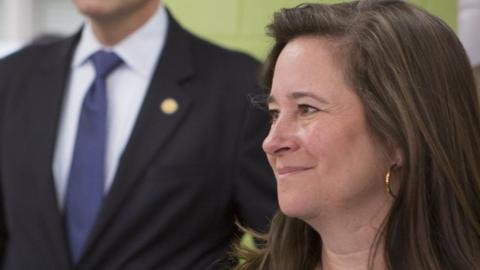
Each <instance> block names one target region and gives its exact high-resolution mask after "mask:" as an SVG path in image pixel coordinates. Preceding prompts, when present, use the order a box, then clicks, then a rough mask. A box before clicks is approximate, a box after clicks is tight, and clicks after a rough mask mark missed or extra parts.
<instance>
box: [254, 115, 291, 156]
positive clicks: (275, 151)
mask: <svg viewBox="0 0 480 270" xmlns="http://www.w3.org/2000/svg"><path fill="white" fill-rule="evenodd" d="M295 134H296V132H295V125H294V123H292V122H289V121H286V119H280V118H279V119H277V120H276V121H275V122H274V123H273V124H272V126H271V127H270V132H269V133H268V135H267V137H266V138H265V140H263V144H262V148H263V151H265V153H267V154H268V155H280V154H282V153H285V152H288V151H292V150H295V149H296V148H298V144H297V143H296V140H295Z"/></svg>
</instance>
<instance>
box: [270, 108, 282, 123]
mask: <svg viewBox="0 0 480 270" xmlns="http://www.w3.org/2000/svg"><path fill="white" fill-rule="evenodd" d="M279 113H280V112H279V111H278V110H275V109H268V114H269V115H270V120H271V121H272V122H273V121H275V120H277V118H278V115H279Z"/></svg>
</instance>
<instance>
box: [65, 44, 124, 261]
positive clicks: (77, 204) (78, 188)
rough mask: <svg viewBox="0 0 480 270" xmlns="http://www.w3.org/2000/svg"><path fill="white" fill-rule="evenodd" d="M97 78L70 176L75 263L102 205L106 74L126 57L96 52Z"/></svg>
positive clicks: (68, 213) (68, 205)
mask: <svg viewBox="0 0 480 270" xmlns="http://www.w3.org/2000/svg"><path fill="white" fill-rule="evenodd" d="M91 60H92V62H93V65H94V66H95V79H94V81H93V83H92V85H91V86H90V88H89V89H88V92H87V94H86V95H85V98H84V100H83V104H82V110H81V113H80V118H79V122H78V130H77V138H76V141H75V146H74V150H73V157H72V163H71V167H70V174H69V177H68V185H67V193H66V202H65V222H66V228H67V232H68V237H69V243H70V252H71V255H72V258H73V261H74V262H78V260H79V258H80V255H81V254H82V250H83V248H84V245H85V242H86V240H87V237H88V235H89V232H90V230H91V228H92V226H93V224H94V222H95V219H96V217H97V214H98V212H99V210H100V206H101V204H102V199H103V195H104V183H105V146H106V138H107V97H106V85H105V84H106V83H105V80H106V77H107V76H108V74H110V72H112V71H113V70H114V69H115V68H116V67H118V66H119V65H120V64H121V63H122V60H121V59H120V58H119V57H118V56H117V55H116V54H115V53H113V52H106V51H98V52H96V53H95V54H93V55H92V57H91Z"/></svg>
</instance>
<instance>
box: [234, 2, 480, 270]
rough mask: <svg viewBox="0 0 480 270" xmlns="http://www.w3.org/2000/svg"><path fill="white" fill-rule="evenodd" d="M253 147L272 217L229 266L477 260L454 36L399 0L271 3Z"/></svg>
mask: <svg viewBox="0 0 480 270" xmlns="http://www.w3.org/2000/svg"><path fill="white" fill-rule="evenodd" d="M269 31H270V34H271V35H272V36H273V37H274V39H275V45H274V47H273V49H272V51H271V53H270V55H269V58H268V60H267V63H266V69H265V82H266V86H267V88H268V89H269V97H268V99H267V104H268V108H269V111H270V113H271V115H272V126H271V130H270V133H269V135H268V137H267V138H266V139H265V141H264V144H263V148H264V150H265V152H266V153H267V156H268V159H269V162H270V164H271V166H272V168H273V170H274V172H275V175H276V178H277V186H278V197H279V204H280V209H281V213H278V214H277V215H276V217H275V218H274V219H273V220H272V224H271V229H270V232H269V234H268V235H267V236H266V237H265V240H266V242H265V245H264V246H263V247H262V248H261V249H259V250H257V251H245V250H244V251H242V252H241V254H240V255H241V257H242V258H243V259H244V260H243V262H244V263H242V264H241V265H240V266H239V267H238V269H269V270H309V269H322V270H331V269H348V270H354V269H391V270H447V269H449V270H450V269H456V270H457V269H458V270H460V269H461V270H478V269H480V117H479V104H478V99H477V94H476V92H475V85H474V80H473V76H472V72H471V70H470V66H469V63H468V60H467V57H466V55H465V52H464V49H463V47H462V45H461V44H460V42H459V41H458V39H457V38H456V36H455V34H454V33H453V32H452V30H450V29H449V28H448V26H447V25H445V23H443V22H442V21H441V20H439V19H438V18H436V17H434V16H432V15H430V14H428V13H426V12H425V11H423V10H420V9H418V8H416V7H414V6H412V5H410V4H408V3H405V2H403V1H391V0H390V1H359V2H352V3H341V4H334V5H322V4H309V5H302V6H300V7H297V8H293V9H284V10H282V11H281V12H279V13H277V14H276V15H275V17H274V21H273V23H272V24H271V25H270V26H269Z"/></svg>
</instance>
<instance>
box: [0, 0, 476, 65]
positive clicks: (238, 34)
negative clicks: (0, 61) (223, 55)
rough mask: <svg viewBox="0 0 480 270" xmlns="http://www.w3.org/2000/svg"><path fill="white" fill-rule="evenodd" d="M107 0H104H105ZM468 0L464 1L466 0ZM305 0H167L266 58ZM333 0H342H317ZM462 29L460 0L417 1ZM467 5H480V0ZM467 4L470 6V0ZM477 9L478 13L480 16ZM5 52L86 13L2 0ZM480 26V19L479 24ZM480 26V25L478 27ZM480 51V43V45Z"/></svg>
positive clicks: (213, 34)
mask: <svg viewBox="0 0 480 270" xmlns="http://www.w3.org/2000/svg"><path fill="white" fill-rule="evenodd" d="M99 1H101V0H99ZM460 1H464V0H460ZM303 2H305V1H300V0H165V1H164V3H165V5H166V6H167V7H168V8H169V9H170V11H171V12H172V13H173V14H174V16H175V17H176V18H177V19H178V20H179V21H180V23H181V24H182V25H183V26H184V27H185V28H187V29H189V30H191V31H192V32H194V33H196V34H198V35H199V36H201V37H203V38H206V39H208V40H210V41H213V42H215V43H217V44H221V45H223V46H225V47H229V48H234V49H238V50H241V51H244V52H247V53H249V54H251V55H253V56H255V57H256V58H258V59H263V58H264V56H265V55H266V53H267V50H268V48H269V46H270V41H269V39H268V38H267V37H266V36H265V26H266V25H267V24H268V22H270V20H271V18H272V14H273V12H274V11H276V10H278V9H280V8H282V7H292V6H296V5H298V4H300V3H303ZM311 2H321V3H333V2H339V1H338V0H337V1H333V0H330V1H311ZM410 2H412V3H415V4H417V5H418V6H421V7H423V8H425V9H427V10H428V11H430V12H431V13H433V14H435V15H437V16H438V17H440V18H442V19H443V20H444V21H446V22H447V23H448V24H449V25H450V26H451V27H452V28H453V29H455V30H456V31H457V30H458V28H457V26H458V12H459V10H460V8H459V6H460V4H459V3H458V1H457V0H412V1H410ZM465 2H471V3H474V2H477V4H475V3H474V4H471V3H470V4H469V3H467V4H466V6H475V5H476V8H477V11H478V10H480V6H479V5H478V3H480V0H465ZM464 6H465V5H464ZM478 14H479V13H476V15H475V16H478ZM0 20H1V23H0V57H1V56H3V55H5V54H8V53H10V52H12V51H13V50H15V49H17V48H19V47H21V46H22V45H24V44H25V43H27V42H29V41H31V40H33V39H35V38H38V37H45V38H48V37H50V36H52V35H53V36H56V35H59V36H66V35H70V34H72V33H73V32H75V31H76V30H77V29H79V27H80V25H81V23H82V20H83V19H82V17H81V15H80V14H79V13H77V12H76V10H75V8H74V6H73V3H72V0H0ZM478 26H480V24H479V25H478ZM477 28H478V27H477ZM478 50H480V48H478Z"/></svg>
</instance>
